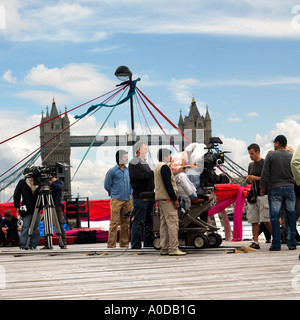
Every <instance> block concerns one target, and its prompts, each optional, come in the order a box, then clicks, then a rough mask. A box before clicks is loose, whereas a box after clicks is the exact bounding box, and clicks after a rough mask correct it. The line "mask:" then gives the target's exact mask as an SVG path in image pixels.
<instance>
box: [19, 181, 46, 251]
mask: <svg viewBox="0 0 300 320" xmlns="http://www.w3.org/2000/svg"><path fill="white" fill-rule="evenodd" d="M38 192H39V186H36V185H35V184H34V179H33V178H32V177H28V176H27V175H25V179H21V180H20V181H19V182H18V184H17V186H16V189H15V191H14V196H13V197H14V207H15V208H16V209H17V212H18V214H19V215H20V216H21V218H22V220H23V226H22V230H21V233H20V243H19V247H20V250H23V249H25V248H26V244H27V239H28V231H29V228H30V226H31V221H32V218H33V213H34V208H35V203H36V200H37V197H38ZM21 199H22V202H21ZM39 225H40V215H38V217H37V219H36V221H35V225H34V230H33V233H32V237H31V240H30V243H29V248H30V249H36V247H37V246H38V244H39V240H40V230H39Z"/></svg>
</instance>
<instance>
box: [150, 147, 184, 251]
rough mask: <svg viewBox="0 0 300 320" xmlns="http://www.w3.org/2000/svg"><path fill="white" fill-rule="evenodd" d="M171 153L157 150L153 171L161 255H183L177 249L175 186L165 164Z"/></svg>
mask: <svg viewBox="0 0 300 320" xmlns="http://www.w3.org/2000/svg"><path fill="white" fill-rule="evenodd" d="M171 159H172V158H171V151H170V150H169V149H166V148H162V149H159V150H158V161H159V163H158V164H157V165H156V167H155V169H154V185H155V200H156V201H157V204H158V209H159V212H160V243H161V255H170V256H178V255H185V254H186V252H182V251H181V250H179V248H178V224H179V222H178V212H177V209H178V208H179V202H178V199H177V191H178V189H177V186H176V182H175V178H174V175H173V173H172V171H171V170H170V168H169V166H168V165H167V163H169V162H170V161H171Z"/></svg>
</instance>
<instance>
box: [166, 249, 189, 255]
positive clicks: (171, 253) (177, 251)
mask: <svg viewBox="0 0 300 320" xmlns="http://www.w3.org/2000/svg"><path fill="white" fill-rule="evenodd" d="M184 255H186V252H183V251H181V250H179V249H177V250H175V251H170V252H169V256H184Z"/></svg>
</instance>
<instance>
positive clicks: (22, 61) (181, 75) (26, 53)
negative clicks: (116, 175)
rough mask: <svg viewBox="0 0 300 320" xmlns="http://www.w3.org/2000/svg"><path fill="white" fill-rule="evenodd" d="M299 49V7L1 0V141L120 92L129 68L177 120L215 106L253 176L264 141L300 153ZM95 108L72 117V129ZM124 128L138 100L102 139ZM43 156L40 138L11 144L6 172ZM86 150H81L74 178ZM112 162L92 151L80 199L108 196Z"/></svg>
mask: <svg viewBox="0 0 300 320" xmlns="http://www.w3.org/2000/svg"><path fill="white" fill-rule="evenodd" d="M299 40H300V1H297V0H295V1H290V0H284V1H283V0H274V1H267V0H260V1H255V0H226V1H225V0H224V1H222V0H210V1H201V0H197V1H196V0H186V1H178V0H172V1H171V0H113V1H108V0H98V1H97V0H93V1H91V0H77V1H76V0H74V1H66V0H61V1H59V0H58V1H51V0H48V1H37V0H22V1H19V0H0V117H1V120H2V121H1V122H2V124H1V126H0V133H1V138H2V139H3V140H5V139H6V138H9V137H11V136H13V135H15V134H17V133H19V132H22V131H23V130H26V129H28V128H30V127H32V126H34V125H36V124H38V123H39V122H40V120H41V112H42V111H43V112H45V110H46V106H49V107H50V106H51V104H52V99H53V98H55V101H56V105H57V108H58V110H59V111H60V110H61V111H62V112H64V110H65V106H67V109H68V110H70V109H72V108H74V107H77V106H79V105H81V104H82V103H85V102H87V101H89V100H91V99H93V98H95V97H97V96H99V95H101V94H104V93H106V92H108V91H110V90H113V89H114V88H115V87H116V85H117V84H119V81H118V80H117V79H116V77H115V75H114V72H115V70H116V69H117V67H118V66H120V65H126V66H128V67H129V68H130V70H131V71H132V73H133V78H134V79H136V78H138V77H140V78H141V81H140V82H138V87H139V88H140V90H142V91H143V92H144V93H145V95H146V96H147V97H148V98H149V99H150V100H151V101H152V102H153V103H154V104H155V105H156V106H157V107H158V108H159V109H160V110H161V111H162V112H163V113H164V114H165V115H166V116H167V117H168V118H169V119H170V120H171V121H172V122H173V123H175V124H177V123H178V119H179V115H180V110H182V114H183V116H185V115H187V114H188V112H189V107H190V104H191V101H192V98H193V97H194V98H195V100H196V103H197V106H198V109H199V111H200V113H201V114H202V115H205V110H206V106H208V110H209V113H210V116H211V119H212V131H213V132H212V135H213V136H219V137H220V138H221V139H222V141H223V145H222V146H221V147H222V149H223V150H228V151H231V154H230V155H229V156H230V157H231V158H232V160H234V161H235V162H237V163H239V164H240V165H241V166H242V167H244V168H247V166H248V163H249V161H250V159H249V156H248V154H247V146H248V145H249V144H251V143H253V142H255V143H258V144H259V145H260V146H261V149H262V155H263V156H265V155H266V153H267V151H268V150H270V149H271V148H272V147H273V146H272V142H271V140H272V139H274V138H275V136H276V135H278V134H284V135H286V137H287V139H288V144H290V145H292V146H293V147H294V148H297V147H298V145H299V144H300V122H299V121H300V109H299V103H300V99H299V97H300V74H299V61H300V59H299V58H300V45H299ZM100 102H102V101H99V103H100ZM89 106H90V104H87V105H85V106H83V107H81V108H80V109H78V112H77V110H76V112H72V113H71V114H70V116H69V117H70V119H71V122H72V121H74V116H75V115H76V114H81V113H84V112H85V111H86V109H87V108H88V107H89ZM109 111H110V110H108V108H106V109H105V110H103V109H101V110H99V111H98V112H97V113H95V114H94V115H92V116H91V117H89V118H88V119H84V120H82V121H80V122H78V125H77V124H76V125H74V127H72V128H71V134H72V135H79V134H91V135H95V134H96V133H97V132H98V131H99V129H100V127H101V126H102V124H103V121H104V119H105V118H106V117H107V115H108V112H109ZM148 120H149V125H150V127H151V128H153V130H154V128H155V127H157V125H156V124H155V122H154V121H151V119H150V118H148ZM135 121H136V127H138V126H139V123H138V122H139V117H138V116H137V115H136V116H135ZM160 121H161V125H162V126H163V128H165V130H167V131H168V130H171V129H172V128H170V126H168V124H167V123H166V121H165V120H164V119H161V118H160ZM142 122H144V121H142ZM143 125H145V123H143ZM114 126H116V127H117V128H121V127H130V108H129V104H128V103H127V104H124V105H121V106H118V108H117V109H116V111H114V113H113V114H112V115H111V117H110V118H109V119H108V121H107V123H106V124H105V126H104V128H103V132H104V130H106V131H107V132H113V131H111V130H114ZM2 139H1V140H2ZM38 147H39V130H38V129H35V130H32V131H30V132H29V133H26V134H24V135H22V136H20V137H18V138H16V139H14V140H12V141H9V142H7V143H4V144H0V154H1V155H0V171H1V172H5V171H6V170H7V169H9V168H10V167H11V166H12V165H14V164H15V163H17V162H18V161H20V160H21V159H23V158H24V157H25V156H26V155H28V154H29V153H30V152H32V151H33V150H35V149H36V148H38ZM85 152H86V149H84V148H76V149H75V148H73V149H72V154H71V157H72V160H71V162H72V170H73V172H74V170H76V168H77V166H78V165H79V163H80V161H81V159H82V157H83V155H84V154H85ZM104 154H106V156H103V155H104ZM110 154H111V151H107V152H106V153H105V152H103V150H100V148H92V151H91V152H90V153H89V154H88V156H87V157H86V160H85V161H84V165H83V166H82V167H81V168H80V170H79V171H78V174H77V176H76V178H75V179H74V181H73V182H72V190H73V193H74V194H75V195H76V194H77V192H78V193H80V195H81V196H90V197H91V198H94V199H98V198H106V197H107V194H106V192H105V190H104V189H103V179H104V176H105V172H106V171H107V170H108V169H109V168H110V167H111V166H112V165H114V158H113V157H111V156H110ZM154 157H155V155H154ZM1 158H2V159H1ZM104 158H105V159H104ZM7 197H9V191H8V192H7V193H5V196H3V197H2V198H1V197H0V201H4V200H5V199H6V198H7Z"/></svg>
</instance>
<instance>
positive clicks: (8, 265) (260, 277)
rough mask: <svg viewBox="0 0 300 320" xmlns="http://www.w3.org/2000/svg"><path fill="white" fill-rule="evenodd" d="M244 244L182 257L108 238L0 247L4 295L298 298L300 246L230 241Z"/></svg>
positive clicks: (31, 297)
mask: <svg viewBox="0 0 300 320" xmlns="http://www.w3.org/2000/svg"><path fill="white" fill-rule="evenodd" d="M241 245H244V246H248V245H249V242H247V241H243V242H226V241H224V242H223V243H222V247H221V248H218V249H210V250H194V249H193V250H188V254H187V255H186V256H182V257H171V256H160V254H159V251H156V250H155V249H148V250H141V251H140V253H137V252H138V251H136V250H130V249H129V250H128V251H126V252H124V251H121V250H118V249H116V250H111V249H110V250H108V249H106V248H105V244H90V245H72V246H69V249H68V250H60V249H56V248H55V249H54V250H52V251H51V252H50V253H51V254H53V255H49V254H48V253H49V251H46V252H45V251H44V250H43V251H37V252H29V253H28V254H27V253H25V254H24V255H21V256H15V255H14V254H18V253H19V250H18V248H1V252H0V298H1V300H2V299H22V300H24V299H29V300H35V299H37V300H38V299H43V300H44V299H55V300H57V299H59V300H62V299H66V300H69V299H72V300H74V299H79V300H84V299H88V300H91V299H101V300H112V299H117V300H135V299H140V300H144V299H147V300H151V299H155V300H156V299H159V300H165V299H168V300H170V299H172V300H173V299H180V300H186V299H188V300H202V299H205V300H207V299H209V300H215V299H218V300H219V299H221V300H223V299H247V300H249V299H270V300H273V299H280V300H285V299H300V278H299V275H300V260H299V253H300V249H298V250H294V251H289V250H288V249H287V247H286V246H285V245H283V247H282V251H280V252H269V251H268V248H269V246H270V245H269V244H264V243H262V245H261V247H262V249H261V250H259V251H256V252H252V253H230V254H229V252H232V250H229V247H230V246H231V247H233V246H234V247H238V246H241ZM88 252H94V253H95V252H96V253H97V254H93V255H89V254H88ZM56 253H58V254H57V255H55V254H56ZM3 273H4V275H3ZM4 278H5V284H4V283H3V279H4ZM298 280H299V281H298ZM1 281H2V283H1ZM3 285H5V288H3ZM298 287H299V288H298Z"/></svg>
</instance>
